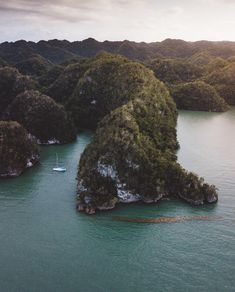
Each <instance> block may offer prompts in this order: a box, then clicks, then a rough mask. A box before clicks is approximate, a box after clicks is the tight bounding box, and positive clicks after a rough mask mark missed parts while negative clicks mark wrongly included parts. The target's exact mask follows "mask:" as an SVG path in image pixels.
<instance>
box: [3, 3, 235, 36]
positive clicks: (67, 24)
mask: <svg viewBox="0 0 235 292" xmlns="http://www.w3.org/2000/svg"><path fill="white" fill-rule="evenodd" d="M234 12H235V0H197V1H195V0H194V1H186V0H165V1H164V2H163V1H160V0H129V1H128V0H127V1H124V0H116V1H114V0H87V1H86V2H85V3H84V2H83V1H80V0H78V1H76V0H51V1H50V2H48V1H47V0H8V1H7V2H3V3H0V42H4V41H16V40H20V39H25V40H28V41H39V40H42V39H43V40H49V39H61V40H63V39H66V40H69V41H76V40H83V39H87V38H89V37H92V38H95V39H96V40H99V41H104V40H110V41H115V40H127V39H128V40H130V41H136V42H141V41H144V42H156V41H162V40H164V39H167V38H172V39H183V40H186V41H199V40H208V41H235V31H234V30H233V27H234V25H235V18H234Z"/></svg>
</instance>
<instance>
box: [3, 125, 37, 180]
mask: <svg viewBox="0 0 235 292" xmlns="http://www.w3.org/2000/svg"><path fill="white" fill-rule="evenodd" d="M39 157H40V155H39V148H38V146H37V145H36V143H35V141H34V140H33V139H32V137H31V135H30V134H29V133H27V132H26V130H25V129H24V128H23V127H22V126H20V125H19V124H18V123H17V122H3V121H0V177H1V178H3V177H15V176H19V175H20V174H21V173H22V172H24V171H25V170H26V169H27V168H29V167H32V166H33V165H34V164H35V163H37V162H38V161H39Z"/></svg>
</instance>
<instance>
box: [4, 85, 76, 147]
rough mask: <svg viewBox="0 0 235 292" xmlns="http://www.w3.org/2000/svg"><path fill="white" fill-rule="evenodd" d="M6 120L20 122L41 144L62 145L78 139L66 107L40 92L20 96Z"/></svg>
mask: <svg viewBox="0 0 235 292" xmlns="http://www.w3.org/2000/svg"><path fill="white" fill-rule="evenodd" d="M4 118H5V119H7V120H13V121H17V122H19V123H20V124H21V125H23V126H24V127H25V129H26V130H27V131H28V132H29V133H30V134H32V135H33V136H35V137H36V138H37V140H38V143H39V144H62V143H68V142H71V141H73V140H75V138H76V131H75V128H74V125H73V122H72V120H71V119H70V117H69V116H68V114H67V113H66V111H65V109H64V107H63V106H62V105H59V104H57V103H56V102H55V101H54V100H53V99H52V98H50V97H49V96H46V95H43V94H41V93H40V92H38V91H34V90H29V91H25V92H23V93H22V94H20V95H18V96H17V97H16V98H15V99H14V101H13V102H12V103H11V104H10V106H9V107H8V108H7V110H6V111H5V114H4Z"/></svg>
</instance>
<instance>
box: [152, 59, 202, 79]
mask: <svg viewBox="0 0 235 292" xmlns="http://www.w3.org/2000/svg"><path fill="white" fill-rule="evenodd" d="M149 67H150V68H151V69H152V70H153V71H154V73H155V76H156V77H157V78H158V79H160V80H161V81H163V82H165V83H167V84H175V83H179V82H190V81H193V80H195V79H198V78H200V77H202V75H203V69H202V68H201V67H199V66H197V65H195V64H193V63H191V62H189V61H185V60H182V59H154V60H152V61H151V63H150V65H149Z"/></svg>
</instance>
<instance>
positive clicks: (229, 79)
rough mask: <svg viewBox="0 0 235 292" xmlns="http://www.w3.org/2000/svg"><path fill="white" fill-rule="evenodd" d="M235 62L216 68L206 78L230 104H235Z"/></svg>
mask: <svg viewBox="0 0 235 292" xmlns="http://www.w3.org/2000/svg"><path fill="white" fill-rule="evenodd" d="M234 77H235V63H233V62H232V63H231V64H229V65H228V66H225V67H223V68H221V69H216V70H214V71H213V72H212V73H211V74H209V75H208V76H206V77H205V78H204V79H205V81H206V82H208V83H209V84H211V85H213V86H214V87H215V88H216V90H217V91H218V92H219V94H220V95H221V96H222V97H223V98H224V99H225V101H226V102H227V103H228V104H231V105H235V82H234Z"/></svg>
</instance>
